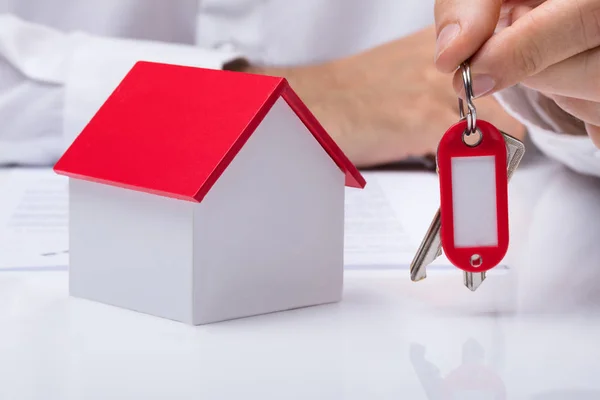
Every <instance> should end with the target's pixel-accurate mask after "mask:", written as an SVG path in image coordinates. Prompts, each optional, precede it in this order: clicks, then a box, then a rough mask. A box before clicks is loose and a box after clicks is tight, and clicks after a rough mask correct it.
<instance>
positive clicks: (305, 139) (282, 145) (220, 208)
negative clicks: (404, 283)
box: [194, 99, 344, 323]
mask: <svg viewBox="0 0 600 400" xmlns="http://www.w3.org/2000/svg"><path fill="white" fill-rule="evenodd" d="M194 219H195V231H194V248H195V255H194V263H195V268H194V271H195V275H194V293H195V296H196V301H195V303H196V305H195V309H194V315H195V322H196V323H205V322H212V321H216V320H223V319H228V318H235V317H239V316H249V315H255V314H261V313H265V312H271V311H278V310H282V309H290V308H296V307H302V306H307V305H313V304H321V303H327V302H334V301H338V300H340V297H341V292H342V279H343V278H342V276H343V238H344V231H343V230H344V174H343V173H342V171H340V169H339V168H338V167H337V166H336V165H335V163H334V162H333V161H332V159H331V158H330V157H329V155H328V154H327V153H326V152H325V151H324V150H323V148H322V147H321V145H320V144H319V143H318V142H317V141H316V139H315V138H314V137H313V136H312V134H311V133H310V132H309V131H308V130H307V128H306V127H305V126H304V124H303V123H302V122H301V121H300V120H299V119H298V117H297V116H296V114H295V113H294V112H293V111H292V110H291V108H290V107H289V106H288V105H287V103H286V102H285V100H283V99H279V100H278V101H277V102H276V103H275V105H274V106H273V108H272V109H271V111H270V112H269V114H268V115H267V116H266V117H265V119H264V120H263V122H262V123H261V125H260V126H259V127H258V128H257V130H256V131H255V132H254V134H253V135H252V136H251V137H250V139H249V140H248V142H247V143H246V144H245V146H244V147H243V148H242V149H241V151H240V153H239V154H238V155H237V157H236V158H235V159H234V160H233V161H232V163H231V164H230V166H229V167H228V168H227V170H226V171H225V172H224V173H223V175H222V176H221V177H220V178H219V180H218V181H217V182H216V184H215V185H214V186H213V188H212V189H211V191H210V192H209V193H208V194H207V195H206V197H205V198H204V199H203V201H202V203H201V204H197V205H195V212H194Z"/></svg>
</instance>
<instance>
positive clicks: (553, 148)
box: [495, 85, 600, 177]
mask: <svg viewBox="0 0 600 400" xmlns="http://www.w3.org/2000/svg"><path fill="white" fill-rule="evenodd" d="M495 97H496V99H497V100H498V101H499V102H500V104H501V105H502V106H503V107H504V108H505V109H506V111H507V112H508V113H509V114H510V115H512V116H513V117H514V118H516V119H517V120H519V121H521V123H523V125H525V127H526V128H527V132H528V135H529V137H530V139H531V141H532V142H533V143H534V145H535V146H536V147H537V148H538V149H539V150H540V151H541V152H542V153H544V154H545V155H546V156H547V157H549V158H551V159H554V160H556V161H558V162H560V163H562V164H564V165H565V166H567V167H568V168H570V169H572V170H574V171H576V172H578V173H580V174H584V175H592V176H598V177H600V150H598V149H597V148H596V147H595V146H594V144H593V143H592V141H591V139H590V138H589V137H588V136H587V134H586V131H585V125H584V123H583V122H582V121H580V120H579V119H577V118H575V117H573V116H572V115H570V114H568V113H567V112H565V111H564V110H562V109H561V108H560V107H558V106H557V105H556V103H555V102H554V101H553V100H552V99H549V98H548V97H546V96H544V95H543V94H541V93H539V92H538V91H535V90H532V89H529V88H526V87H524V86H522V85H516V86H513V87H511V88H508V89H505V90H503V91H501V92H499V93H497V94H496V95H495Z"/></svg>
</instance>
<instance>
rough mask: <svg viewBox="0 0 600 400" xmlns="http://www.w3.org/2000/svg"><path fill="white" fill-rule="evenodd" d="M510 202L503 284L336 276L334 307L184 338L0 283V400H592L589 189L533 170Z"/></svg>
mask: <svg viewBox="0 0 600 400" xmlns="http://www.w3.org/2000/svg"><path fill="white" fill-rule="evenodd" d="M511 196H513V199H515V200H514V201H512V203H511V207H512V211H511V212H512V215H511V223H512V226H511V228H512V246H511V255H510V257H511V259H512V263H511V266H512V267H513V272H511V273H510V274H508V275H505V276H490V277H489V278H488V280H487V281H486V282H485V283H484V284H483V285H482V286H481V288H480V289H479V290H478V291H477V292H475V293H471V292H469V291H468V290H467V289H466V288H464V287H463V286H462V280H461V275H460V274H459V273H458V271H457V272H456V273H455V274H451V273H446V274H437V275H436V274H434V273H433V272H432V273H431V274H430V276H429V277H428V278H427V279H426V280H425V281H423V282H420V283H412V282H411V281H410V279H409V277H408V272H407V271H349V272H347V273H346V281H345V282H346V283H345V298H344V300H343V301H342V302H341V303H339V304H332V305H326V306H318V307H312V308H305V309H299V310H294V311H288V312H282V313H275V314H270V315H264V316H259V317H252V318H246V319H239V320H235V321H229V322H224V323H219V324H214V325H207V326H201V327H190V326H186V325H183V324H180V323H176V322H172V321H168V320H163V319H159V318H154V317H151V316H146V315H142V314H138V313H135V312H132V311H127V310H121V309H117V308H114V307H110V306H106V305H102V304H97V303H93V302H89V301H85V300H79V299H73V298H69V297H68V292H67V283H68V277H67V273H66V272H5V273H0V399H10V400H13V399H44V400H53V399H86V400H93V399H242V398H243V399H261V400H262V399H278V400H280V399H303V400H304V399H349V400H351V399H360V400H364V399H369V400H370V399H408V400H419V399H476V400H485V399H504V398H506V399H536V400H538V399H553V400H554V399H565V400H582V399H586V400H587V399H600V379H599V376H600V312H599V311H600V307H598V305H600V290H599V289H598V287H600V268H599V267H600V246H598V243H599V242H598V238H599V237H600V206H599V205H600V181H598V180H595V179H592V178H586V177H581V176H578V175H576V174H574V173H572V172H569V171H566V170H565V169H564V168H561V167H558V166H556V165H552V164H549V165H546V166H543V167H540V166H536V165H535V164H534V165H532V166H530V167H524V168H523V170H522V171H520V172H519V174H518V175H515V178H514V179H513V182H512V183H511ZM502 393H504V394H502Z"/></svg>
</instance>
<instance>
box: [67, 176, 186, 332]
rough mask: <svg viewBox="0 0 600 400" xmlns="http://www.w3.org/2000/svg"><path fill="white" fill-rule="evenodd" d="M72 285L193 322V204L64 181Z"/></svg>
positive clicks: (74, 290)
mask: <svg viewBox="0 0 600 400" xmlns="http://www.w3.org/2000/svg"><path fill="white" fill-rule="evenodd" d="M69 191H70V201H69V203H70V220H71V222H70V249H71V250H70V264H71V266H70V276H69V279H70V291H71V294H72V295H73V296H76V297H84V298H88V299H91V300H96V301H100V302H104V303H108V304H114V305H118V306H120V307H125V308H129V309H133V310H137V311H141V312H145V313H149V314H152V315H157V316H161V317H165V318H170V319H175V320H179V321H185V322H190V323H191V319H192V318H191V317H192V233H193V232H192V221H193V217H192V214H193V203H189V202H185V201H181V200H175V199H170V198H166V197H161V196H155V195H151V194H146V193H141V192H136V191H132V190H128V189H122V188H117V187H113V186H108V185H101V184H96V183H91V182H85V181H80V180H74V179H71V180H70V189H69Z"/></svg>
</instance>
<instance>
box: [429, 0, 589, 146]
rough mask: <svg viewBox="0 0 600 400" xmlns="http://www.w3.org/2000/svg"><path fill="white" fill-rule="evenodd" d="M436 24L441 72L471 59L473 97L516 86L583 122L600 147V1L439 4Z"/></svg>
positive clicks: (458, 82)
mask: <svg viewBox="0 0 600 400" xmlns="http://www.w3.org/2000/svg"><path fill="white" fill-rule="evenodd" d="M435 19H436V26H437V32H438V41H437V42H438V44H437V55H436V65H437V67H438V69H439V70H440V71H442V72H452V71H455V70H456V68H457V67H458V65H459V64H460V63H461V62H463V61H464V60H466V59H469V58H470V57H472V58H471V61H470V65H471V72H472V75H473V89H474V92H475V93H474V94H475V96H476V97H477V96H483V95H487V94H491V93H494V92H496V91H498V90H501V89H504V88H507V87H509V86H512V85H514V84H517V83H522V84H523V85H524V86H527V87H529V88H532V89H535V90H537V91H539V92H541V93H542V94H544V95H545V96H547V97H549V98H551V99H553V100H554V101H555V102H556V104H557V105H558V106H559V107H561V108H562V109H563V110H565V111H566V112H567V113H569V114H571V115H572V116H574V117H576V118H578V119H580V120H582V121H583V122H585V124H586V130H587V133H588V134H589V136H590V137H591V139H592V141H593V142H594V143H595V145H596V146H597V147H599V148H600V0H552V1H540V0H537V1H527V0H506V1H502V0H437V1H436V7H435ZM494 31H496V34H494ZM454 87H455V89H456V91H457V92H458V93H460V92H461V90H462V79H461V78H460V77H459V76H458V74H456V76H455V77H454Z"/></svg>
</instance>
